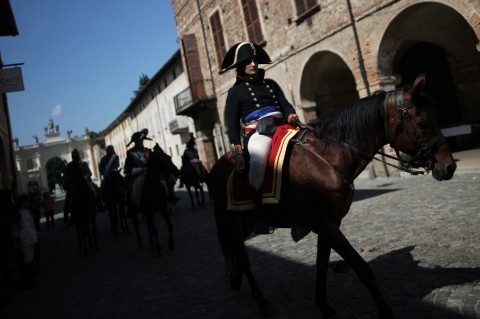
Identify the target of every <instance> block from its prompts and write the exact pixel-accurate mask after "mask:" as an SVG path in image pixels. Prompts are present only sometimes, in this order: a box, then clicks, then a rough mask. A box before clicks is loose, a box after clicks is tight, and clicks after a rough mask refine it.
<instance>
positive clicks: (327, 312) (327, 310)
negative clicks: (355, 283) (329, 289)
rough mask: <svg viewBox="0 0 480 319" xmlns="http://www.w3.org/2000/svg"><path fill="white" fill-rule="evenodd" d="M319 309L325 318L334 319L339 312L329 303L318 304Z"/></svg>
mask: <svg viewBox="0 0 480 319" xmlns="http://www.w3.org/2000/svg"><path fill="white" fill-rule="evenodd" d="M316 304H317V308H318V310H320V311H321V312H322V313H323V317H324V318H333V317H335V316H336V314H337V311H336V310H335V309H334V308H333V307H332V306H331V305H330V303H329V302H328V301H324V302H321V303H320V302H317V303H316Z"/></svg>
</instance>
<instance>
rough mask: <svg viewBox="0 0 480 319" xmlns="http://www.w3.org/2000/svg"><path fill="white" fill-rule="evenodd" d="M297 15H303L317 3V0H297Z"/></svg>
mask: <svg viewBox="0 0 480 319" xmlns="http://www.w3.org/2000/svg"><path fill="white" fill-rule="evenodd" d="M295 5H296V7H297V16H301V15H303V14H304V13H306V12H307V11H308V10H310V9H312V8H313V7H315V6H316V5H317V0H295Z"/></svg>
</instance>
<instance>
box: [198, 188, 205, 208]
mask: <svg viewBox="0 0 480 319" xmlns="http://www.w3.org/2000/svg"><path fill="white" fill-rule="evenodd" d="M198 189H199V190H200V198H201V201H200V203H201V204H202V205H204V204H205V194H204V193H203V187H202V186H201V185H200V186H199V187H198Z"/></svg>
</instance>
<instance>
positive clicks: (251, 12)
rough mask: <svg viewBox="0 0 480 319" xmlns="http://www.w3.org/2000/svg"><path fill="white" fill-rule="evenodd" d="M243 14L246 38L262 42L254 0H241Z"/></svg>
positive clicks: (257, 42) (258, 42)
mask: <svg viewBox="0 0 480 319" xmlns="http://www.w3.org/2000/svg"><path fill="white" fill-rule="evenodd" d="M242 9H243V15H244V16H245V24H246V25H247V32H248V39H249V40H250V41H251V42H254V43H256V44H261V43H263V42H264V40H263V33H262V28H261V26H260V19H259V17H258V10H257V3H256V2H255V0H242Z"/></svg>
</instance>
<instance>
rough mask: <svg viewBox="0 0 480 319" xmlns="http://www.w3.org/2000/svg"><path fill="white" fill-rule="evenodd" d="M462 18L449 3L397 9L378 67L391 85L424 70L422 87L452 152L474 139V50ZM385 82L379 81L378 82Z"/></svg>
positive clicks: (479, 117)
mask: <svg viewBox="0 0 480 319" xmlns="http://www.w3.org/2000/svg"><path fill="white" fill-rule="evenodd" d="M477 46H478V39H477V38H476V36H475V33H474V31H473V29H472V27H471V26H470V24H469V23H468V21H467V20H466V19H465V18H464V17H463V16H462V15H461V14H460V13H459V12H457V11H456V10H455V9H453V8H452V7H449V6H446V5H443V4H440V3H434V2H423V3H419V4H414V5H412V6H410V7H408V8H406V9H405V10H403V11H402V12H400V13H399V14H398V15H397V16H396V17H395V18H394V19H393V20H392V22H391V23H390V24H389V26H388V27H387V28H386V30H385V33H384V35H383V38H382V41H381V44H380V47H379V52H378V68H379V74H380V76H381V77H383V78H389V77H391V76H393V77H394V78H395V79H396V83H395V84H396V85H397V87H400V86H403V85H405V84H408V83H411V82H412V81H413V79H414V78H415V77H416V76H417V75H418V74H419V73H422V72H426V74H427V82H426V83H427V86H426V90H427V91H428V92H429V93H430V94H431V95H432V97H433V98H434V99H435V100H436V101H437V103H438V108H439V117H440V123H441V127H442V128H443V129H446V128H449V129H452V128H453V129H454V130H450V132H454V133H451V135H449V136H448V137H447V141H448V143H449V145H450V146H451V147H452V149H453V150H454V151H458V150H463V149H468V148H472V147H475V145H476V144H477V143H478V139H480V131H477V132H476V131H475V128H476V127H478V126H479V125H480V108H478V106H477V104H478V101H479V100H480V54H479V52H478V50H477V49H476V47H477ZM384 84H385V83H384ZM460 127H466V128H468V129H465V130H463V129H462V130H460V129H459V130H456V128H460Z"/></svg>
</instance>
